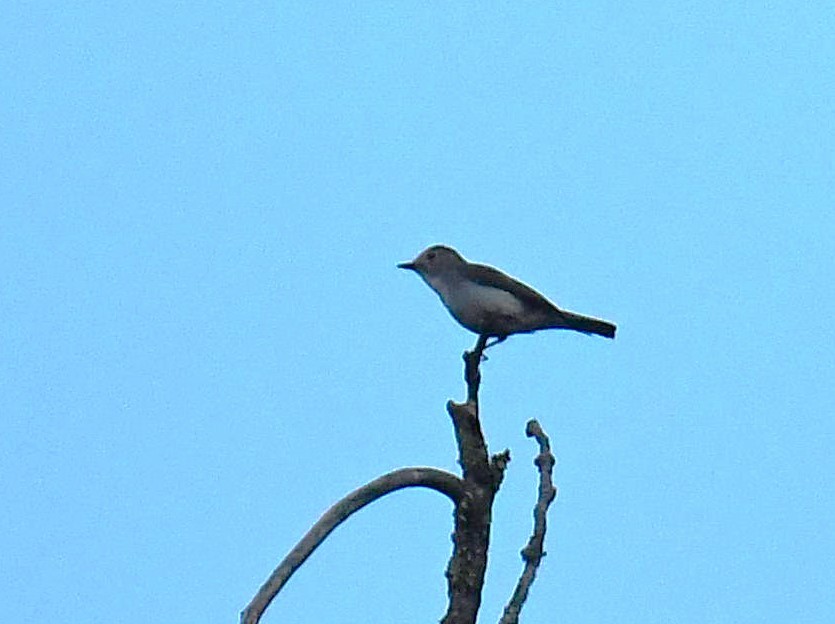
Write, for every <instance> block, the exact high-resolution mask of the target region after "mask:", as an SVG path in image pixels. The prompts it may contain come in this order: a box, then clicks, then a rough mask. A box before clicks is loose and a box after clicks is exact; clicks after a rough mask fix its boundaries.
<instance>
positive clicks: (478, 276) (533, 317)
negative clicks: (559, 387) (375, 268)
mask: <svg viewBox="0 0 835 624" xmlns="http://www.w3.org/2000/svg"><path fill="white" fill-rule="evenodd" d="M397 266H398V267H399V268H401V269H409V270H411V271H415V272H416V273H417V274H418V275H420V276H421V278H423V280H424V281H425V282H426V283H427V284H428V285H429V287H430V288H432V290H434V291H435V292H436V293H438V296H440V298H441V301H443V303H444V305H445V306H446V308H447V309H448V310H449V312H450V314H452V316H453V317H454V318H455V320H457V321H458V322H459V323H460V324H461V325H463V326H464V327H466V328H467V329H469V330H470V331H472V332H475V333H476V334H479V335H480V336H486V337H494V338H496V339H497V340H498V341H501V340H504V339H505V338H507V337H508V336H510V335H511V334H521V333H529V332H534V331H537V330H539V329H572V330H574V331H579V332H583V333H585V334H597V335H598V336H604V337H606V338H614V337H615V329H616V328H615V326H614V325H613V324H612V323H609V322H607V321H603V320H600V319H596V318H592V317H590V316H583V315H582V314H575V313H574V312H568V311H567V310H561V309H560V308H558V307H557V306H555V305H554V304H553V303H551V302H550V301H548V300H547V299H546V298H545V297H543V296H542V295H540V294H539V293H538V292H536V291H535V290H534V289H533V288H531V287H530V286H527V285H526V284H523V283H522V282H520V281H517V280H515V279H513V278H512V277H510V276H508V275H505V274H504V273H502V272H501V271H499V270H498V269H494V268H493V267H490V266H486V265H483V264H474V263H470V262H467V261H466V260H465V259H464V258H463V257H462V256H461V254H459V253H458V252H457V251H455V250H454V249H452V248H451V247H446V246H444V245H434V246H432V247H429V248H428V249H426V250H424V251H423V252H421V253H420V255H419V256H418V257H417V258H415V259H414V260H413V261H412V262H403V263H401V264H398V265H397Z"/></svg>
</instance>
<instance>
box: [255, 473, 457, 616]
mask: <svg viewBox="0 0 835 624" xmlns="http://www.w3.org/2000/svg"><path fill="white" fill-rule="evenodd" d="M407 487H426V488H430V489H433V490H435V491H437V492H440V493H441V494H444V495H445V496H447V497H448V498H449V499H450V500H451V501H452V502H453V503H454V504H455V505H456V506H457V505H458V504H459V501H460V500H461V498H462V497H463V495H464V482H463V481H462V480H461V479H460V478H459V477H457V476H455V475H454V474H452V473H450V472H446V471H445V470H439V469H437V468H422V467H418V468H401V469H400V470H395V471H393V472H390V473H388V474H385V475H383V476H382V477H379V478H377V479H374V480H373V481H371V482H369V483H366V484H365V485H363V486H362V487H360V488H358V489H356V490H354V491H353V492H351V493H350V494H348V495H347V496H346V497H345V498H343V499H342V500H340V501H339V502H338V503H336V504H335V505H333V506H332V507H331V508H330V509H328V510H327V511H326V512H325V513H324V515H323V516H322V517H321V518H320V519H319V521H318V522H317V523H316V524H314V525H313V527H312V528H311V529H310V530H309V531H308V532H307V534H306V535H305V536H304V537H303V538H302V539H301V541H300V542H299V543H298V544H296V546H295V547H294V548H293V550H291V551H290V552H289V553H288V554H287V556H286V557H285V558H284V560H283V561H282V562H281V563H280V564H278V567H277V568H276V569H275V571H274V572H273V573H272V574H271V575H270V577H269V578H268V579H267V581H266V582H265V583H264V584H263V585H262V586H261V589H259V590H258V593H257V594H255V597H254V598H253V599H252V601H251V602H250V603H249V604H248V605H247V607H246V609H244V610H243V612H241V624H256V623H257V622H258V621H259V620H260V619H261V616H262V615H263V613H264V610H265V609H266V608H267V606H268V605H269V604H270V602H271V601H272V600H273V598H275V596H276V594H278V592H279V591H280V590H281V588H282V587H284V585H285V584H286V583H287V581H288V580H289V579H290V577H291V576H292V575H293V573H294V572H295V571H296V570H297V569H298V568H299V566H301V565H302V564H303V563H304V562H305V560H306V559H307V558H308V557H309V556H310V555H311V553H313V551H314V550H316V548H317V547H318V546H319V544H321V543H322V542H323V541H324V540H325V538H326V537H327V536H328V535H330V533H331V531H333V530H334V529H335V528H336V527H337V526H339V525H340V524H341V523H342V522H344V521H345V520H347V519H348V517H349V516H351V515H352V514H353V513H355V512H357V511H359V510H360V509H362V508H363V507H365V506H366V505H368V504H369V503H372V502H374V501H375V500H377V499H379V498H382V497H383V496H385V495H386V494H390V493H391V492H394V491H396V490H400V489H403V488H407Z"/></svg>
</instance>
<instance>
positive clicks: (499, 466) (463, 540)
mask: <svg viewBox="0 0 835 624" xmlns="http://www.w3.org/2000/svg"><path fill="white" fill-rule="evenodd" d="M485 343H486V338H485V337H483V336H481V337H479V339H478V342H477V343H476V346H475V348H474V349H473V351H470V352H467V353H465V354H464V363H465V370H464V379H465V381H466V383H467V402H466V403H454V402H452V401H450V402H449V403H447V411H448V412H449V415H450V417H451V418H452V423H453V427H454V429H455V440H456V442H457V444H458V463H459V464H461V469H462V471H463V474H464V494H463V496H462V497H461V499H460V500H459V502H458V504H457V505H456V506H455V532H454V533H453V537H452V539H453V550H452V558H451V559H450V561H449V566H448V567H447V571H446V576H447V581H448V593H449V608H448V610H447V613H446V615H445V616H444V618H443V619H442V620H441V624H475V621H476V616H477V615H478V609H479V607H480V606H481V590H482V587H483V586H484V573H485V571H486V570H487V549H488V546H489V544H490V521H491V512H490V510H491V508H492V506H493V499H494V497H495V495H496V492H497V491H498V489H499V485H500V484H501V482H502V478H503V477H504V469H505V466H506V465H507V462H508V461H510V453H509V452H508V451H505V452H504V453H501V454H499V455H494V456H493V458H492V459H491V458H490V457H489V454H488V452H487V444H486V443H485V441H484V435H483V434H482V432H481V424H480V423H479V420H478V387H479V383H480V381H481V373H480V372H479V364H480V363H481V357H482V352H483V351H484V348H485Z"/></svg>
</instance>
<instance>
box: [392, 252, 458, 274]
mask: <svg viewBox="0 0 835 624" xmlns="http://www.w3.org/2000/svg"><path fill="white" fill-rule="evenodd" d="M465 262H466V261H465V260H464V258H462V257H461V254H459V253H458V252H457V251H455V250H454V249H453V248H452V247H447V246H446V245H432V246H431V247H428V248H426V249H424V250H423V251H422V252H420V255H419V256H418V257H417V258H415V259H414V260H412V261H411V262H401V263H400V264H398V265H397V267H398V268H399V269H408V270H410V271H415V272H416V273H419V274H420V275H422V276H424V277H432V276H434V275H442V274H445V273H448V272H451V271H454V270H456V269H457V268H458V267H460V266H461V265H463V264H464V263H465Z"/></svg>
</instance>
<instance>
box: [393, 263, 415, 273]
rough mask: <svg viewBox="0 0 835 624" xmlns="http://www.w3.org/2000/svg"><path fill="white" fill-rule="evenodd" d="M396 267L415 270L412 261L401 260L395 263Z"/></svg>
mask: <svg viewBox="0 0 835 624" xmlns="http://www.w3.org/2000/svg"><path fill="white" fill-rule="evenodd" d="M397 268H398V269H408V270H409V271H417V266H415V263H414V262H401V263H400V264H398V265H397Z"/></svg>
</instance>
